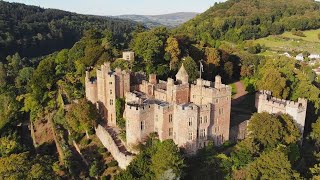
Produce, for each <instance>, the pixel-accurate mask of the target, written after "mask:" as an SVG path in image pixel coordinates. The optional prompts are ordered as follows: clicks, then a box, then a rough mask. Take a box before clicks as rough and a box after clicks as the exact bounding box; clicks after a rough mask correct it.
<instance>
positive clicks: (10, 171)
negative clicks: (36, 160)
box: [0, 153, 30, 179]
mask: <svg viewBox="0 0 320 180" xmlns="http://www.w3.org/2000/svg"><path fill="white" fill-rule="evenodd" d="M28 157H29V154H28V153H21V154H11V155H10V156H8V157H2V158H0V179H26V176H27V173H28V171H29V169H30V161H29V159H28Z"/></svg>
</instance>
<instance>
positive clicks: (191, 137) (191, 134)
mask: <svg viewBox="0 0 320 180" xmlns="http://www.w3.org/2000/svg"><path fill="white" fill-rule="evenodd" d="M192 139H193V133H192V132H189V134H188V140H189V141H191V140H192Z"/></svg>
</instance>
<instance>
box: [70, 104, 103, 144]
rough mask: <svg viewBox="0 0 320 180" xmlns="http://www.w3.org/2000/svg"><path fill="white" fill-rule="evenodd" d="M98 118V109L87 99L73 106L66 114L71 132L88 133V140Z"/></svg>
mask: <svg viewBox="0 0 320 180" xmlns="http://www.w3.org/2000/svg"><path fill="white" fill-rule="evenodd" d="M98 118H99V114H98V112H97V109H96V107H95V106H94V105H93V104H92V103H91V102H89V101H87V100H86V99H81V100H79V101H78V103H74V104H72V105H71V107H70V109H69V111H68V112H67V114H66V121H67V124H68V126H69V127H70V128H71V130H73V131H75V132H77V133H86V135H87V138H89V134H88V131H89V130H90V129H91V128H93V127H94V124H95V122H96V121H97V120H98Z"/></svg>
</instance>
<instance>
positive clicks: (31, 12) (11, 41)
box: [0, 1, 136, 59]
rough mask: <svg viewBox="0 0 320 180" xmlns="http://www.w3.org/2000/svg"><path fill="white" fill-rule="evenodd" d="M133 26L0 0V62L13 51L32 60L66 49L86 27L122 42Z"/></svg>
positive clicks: (121, 21)
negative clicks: (106, 33) (105, 31)
mask: <svg viewBox="0 0 320 180" xmlns="http://www.w3.org/2000/svg"><path fill="white" fill-rule="evenodd" d="M135 26H136V23H135V22H132V21H128V20H122V19H115V18H110V17H99V16H87V15H80V14H76V13H71V12H66V11H61V10H55V9H43V8H40V7H36V6H28V5H24V4H18V3H8V2H4V1H0V59H3V58H5V57H6V56H7V55H10V54H13V53H15V52H18V53H19V54H20V55H21V56H23V57H24V56H26V57H34V56H41V55H46V54H49V53H52V52H54V51H57V50H61V49H63V48H70V47H71V46H72V45H73V44H74V43H75V42H77V41H78V40H79V39H80V38H81V37H82V35H83V32H84V31H85V30H86V29H89V28H98V29H102V30H103V29H106V30H110V31H112V32H113V33H114V35H115V37H116V38H117V40H118V41H123V42H124V41H127V40H126V39H124V38H127V37H128V36H126V34H128V33H130V32H131V31H132V30H133V29H134V27H135Z"/></svg>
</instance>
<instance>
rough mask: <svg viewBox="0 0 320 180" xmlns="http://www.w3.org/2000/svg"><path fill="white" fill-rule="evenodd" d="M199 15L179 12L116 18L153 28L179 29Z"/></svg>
mask: <svg viewBox="0 0 320 180" xmlns="http://www.w3.org/2000/svg"><path fill="white" fill-rule="evenodd" d="M197 14H198V13H194V12H178V13H172V14H163V15H120V16H116V17H117V18H121V19H129V20H133V21H136V22H139V23H142V24H144V25H145V26H147V27H149V28H153V27H157V26H167V27H177V26H179V25H181V24H183V23H185V22H187V21H189V20H190V19H192V18H194V17H195V16H196V15H197Z"/></svg>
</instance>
